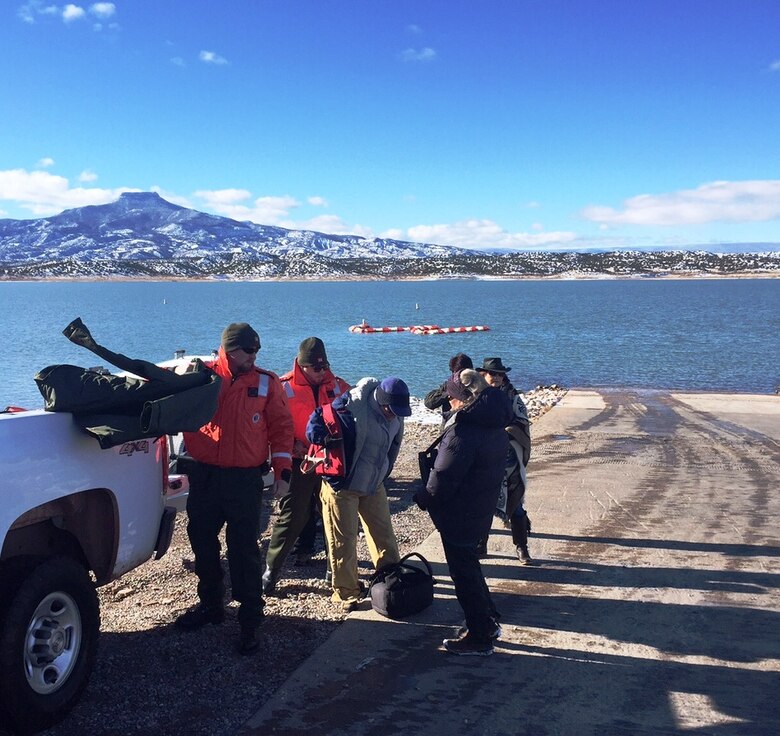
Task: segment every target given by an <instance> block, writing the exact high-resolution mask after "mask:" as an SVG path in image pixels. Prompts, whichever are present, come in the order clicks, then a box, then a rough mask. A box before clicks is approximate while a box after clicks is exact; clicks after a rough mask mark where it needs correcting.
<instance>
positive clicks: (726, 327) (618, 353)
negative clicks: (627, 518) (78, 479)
mask: <svg viewBox="0 0 780 736" xmlns="http://www.w3.org/2000/svg"><path fill="white" fill-rule="evenodd" d="M74 317H81V318H82V319H83V320H84V322H85V323H86V324H87V326H88V327H89V328H90V329H91V331H92V333H93V335H94V336H95V338H96V339H97V340H98V342H101V343H102V344H104V345H105V346H106V347H108V348H110V349H112V350H114V351H116V352H121V353H124V354H126V355H129V356H131V357H135V358H144V359H147V360H151V361H158V360H163V359H166V358H169V357H172V355H173V351H174V350H176V349H178V348H184V349H186V350H187V352H188V353H196V354H203V353H209V352H210V351H211V349H213V348H216V347H218V345H219V336H220V333H221V331H222V329H223V327H224V326H225V325H226V324H228V323H229V322H233V321H247V322H250V323H251V324H252V325H253V326H254V327H255V329H257V330H258V331H259V333H260V338H261V342H262V346H263V347H262V350H261V351H260V354H259V357H258V364H259V365H261V366H263V367H266V368H270V369H272V370H274V371H277V372H278V373H282V372H284V371H286V370H288V369H289V368H290V366H291V365H292V360H293V357H294V356H295V354H296V352H297V348H298V344H299V343H300V341H301V340H302V339H303V338H304V337H308V336H310V335H317V336H319V337H321V338H322V339H323V340H324V341H325V344H326V346H327V350H328V357H329V358H330V361H331V363H332V365H333V367H334V369H335V370H336V371H337V372H338V373H339V375H341V376H342V377H344V378H345V379H347V380H348V381H350V382H353V383H354V382H355V381H356V380H357V379H358V378H360V377H361V376H365V375H374V376H377V377H380V378H381V377H384V376H386V375H392V374H395V375H399V376H401V377H402V378H404V379H405V380H406V381H407V383H408V384H409V386H410V389H411V391H412V394H413V395H416V396H423V395H424V394H425V393H426V392H427V391H428V390H430V389H431V388H433V387H435V386H436V385H438V384H439V383H441V381H442V380H443V379H444V378H445V377H446V374H447V361H448V359H449V357H450V356H451V355H454V354H455V353H457V352H460V351H463V352H466V353H468V354H469V355H471V356H472V358H474V359H475V363H477V362H479V363H480V364H481V361H482V359H483V358H484V357H486V356H500V357H501V358H502V359H503V361H504V363H505V365H509V366H512V372H511V374H510V377H511V379H512V381H513V382H514V384H515V385H516V386H517V387H518V388H520V389H529V388H532V387H533V386H535V385H537V384H539V383H544V384H549V383H558V384H562V385H564V386H567V387H583V386H635V387H645V388H677V389H689V390H713V391H740V392H742V391H747V392H759V393H772V392H774V390H775V387H776V386H778V385H780V367H779V366H780V337H779V335H780V280H777V279H733V280H679V281H678V280H620V281H432V282H428V281H416V282H388V283H378V282H372V283H366V282H357V283H278V282H277V283H263V282H261V283H232V282H198V283H180V282H138V283H132V282H123V283H115V282H106V283H43V282H33V283H0V324H1V325H2V333H1V334H2V335H3V338H4V353H5V359H4V361H3V371H2V381H1V382H0V408H2V407H3V406H6V405H9V404H14V405H21V406H27V407H37V406H40V405H41V403H42V401H41V397H40V394H39V393H38V391H37V388H36V386H35V384H34V383H33V380H32V376H33V374H34V373H35V372H36V371H37V370H39V369H41V368H43V367H45V366H47V365H51V364H53V363H73V364H75V365H81V366H85V367H87V366H93V365H95V364H96V363H99V362H100V361H99V359H98V358H97V357H96V356H93V355H92V354H91V353H89V352H88V351H86V350H84V349H83V348H79V347H76V346H75V345H72V344H71V343H70V342H68V340H66V339H65V338H64V337H63V336H62V334H61V332H62V329H63V328H64V327H65V325H66V324H68V322H69V321H70V320H71V319H73V318H74ZM362 319H365V320H366V321H367V322H368V323H369V324H371V325H376V326H383V325H393V326H395V325H404V326H406V325H414V324H438V325H440V326H442V327H449V326H461V325H488V326H489V327H490V328H491V331H490V332H481V333H479V332H478V333H467V334H451V335H428V336H420V335H412V334H409V333H391V334H373V335H359V334H351V333H350V332H348V330H347V328H348V327H349V326H350V325H352V324H356V323H359V322H360V321H361V320H362Z"/></svg>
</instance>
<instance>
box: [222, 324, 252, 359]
mask: <svg viewBox="0 0 780 736" xmlns="http://www.w3.org/2000/svg"><path fill="white" fill-rule="evenodd" d="M239 348H252V349H253V350H255V349H256V350H259V349H260V335H258V334H257V332H255V331H254V330H253V329H252V327H251V326H250V325H248V324H247V323H246V322H233V323H232V324H229V325H228V326H227V327H226V328H225V329H224V330H223V332H222V349H223V350H224V351H225V352H226V353H229V352H231V351H232V350H238V349H239Z"/></svg>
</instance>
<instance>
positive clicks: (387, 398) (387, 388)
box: [376, 376, 412, 417]
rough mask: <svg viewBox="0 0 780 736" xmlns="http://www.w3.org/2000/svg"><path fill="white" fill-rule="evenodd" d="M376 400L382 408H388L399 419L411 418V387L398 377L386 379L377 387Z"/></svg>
mask: <svg viewBox="0 0 780 736" xmlns="http://www.w3.org/2000/svg"><path fill="white" fill-rule="evenodd" d="M376 400H377V402H378V403H379V404H381V405H382V406H387V407H389V408H390V411H391V412H393V414H395V415H396V416H397V417H410V416H411V415H412V407H411V406H410V405H409V387H408V386H407V385H406V384H405V383H404V382H403V381H402V380H401V379H400V378H397V377H396V376H390V377H389V378H385V379H384V380H383V381H382V382H381V383H380V384H379V385H378V386H377V387H376Z"/></svg>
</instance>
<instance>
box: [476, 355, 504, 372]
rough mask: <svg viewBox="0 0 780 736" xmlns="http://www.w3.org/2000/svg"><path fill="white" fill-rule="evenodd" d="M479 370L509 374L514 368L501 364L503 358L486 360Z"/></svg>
mask: <svg viewBox="0 0 780 736" xmlns="http://www.w3.org/2000/svg"><path fill="white" fill-rule="evenodd" d="M477 370H480V371H490V372H491V373H509V371H511V370H512V368H511V367H510V366H506V365H504V364H503V363H502V362H501V358H485V360H483V361H482V367H481V368H478V369H477Z"/></svg>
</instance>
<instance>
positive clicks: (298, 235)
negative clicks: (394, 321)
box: [0, 192, 474, 263]
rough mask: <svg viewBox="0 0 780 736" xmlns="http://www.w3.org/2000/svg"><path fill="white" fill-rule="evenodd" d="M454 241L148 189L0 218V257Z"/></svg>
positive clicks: (247, 251) (352, 253) (262, 256)
mask: <svg viewBox="0 0 780 736" xmlns="http://www.w3.org/2000/svg"><path fill="white" fill-rule="evenodd" d="M473 252H474V251H467V250H463V249H460V248H448V247H445V246H441V245H426V244H422V243H407V242H404V241H401V240H389V239H385V238H375V239H366V238H361V237H358V236H356V235H326V234H324V233H317V232H313V231H307V230H287V229H285V228H281V227H272V226H269V225H256V224H255V223H252V222H238V221H237V220H231V219H230V218H227V217H218V216H216V215H209V214H206V213H204V212H198V211H197V210H192V209H188V208H186V207H180V206H179V205H175V204H172V203H171V202H168V201H166V200H164V199H163V198H162V197H160V196H159V195H158V194H155V193H153V192H126V193H125V194H122V195H120V197H119V199H118V200H117V201H116V202H112V203H111V204H102V205H91V206H88V207H78V208H75V209H72V210H65V211H64V212H61V213H60V214H59V215H54V216H53V217H45V218H41V219H36V220H0V262H6V263H14V262H19V261H26V262H30V261H33V262H41V261H59V260H63V259H68V258H73V259H77V260H81V261H93V260H104V259H119V260H147V259H163V260H178V259H182V258H204V257H213V256H228V255H230V256H234V257H235V256H238V257H243V258H247V259H252V260H260V261H263V260H267V259H268V258H269V257H270V256H290V255H294V254H311V253H314V254H319V255H321V256H324V257H326V258H365V257H369V258H370V257H384V258H424V257H428V256H457V255H466V254H469V253H472V254H473Z"/></svg>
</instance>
